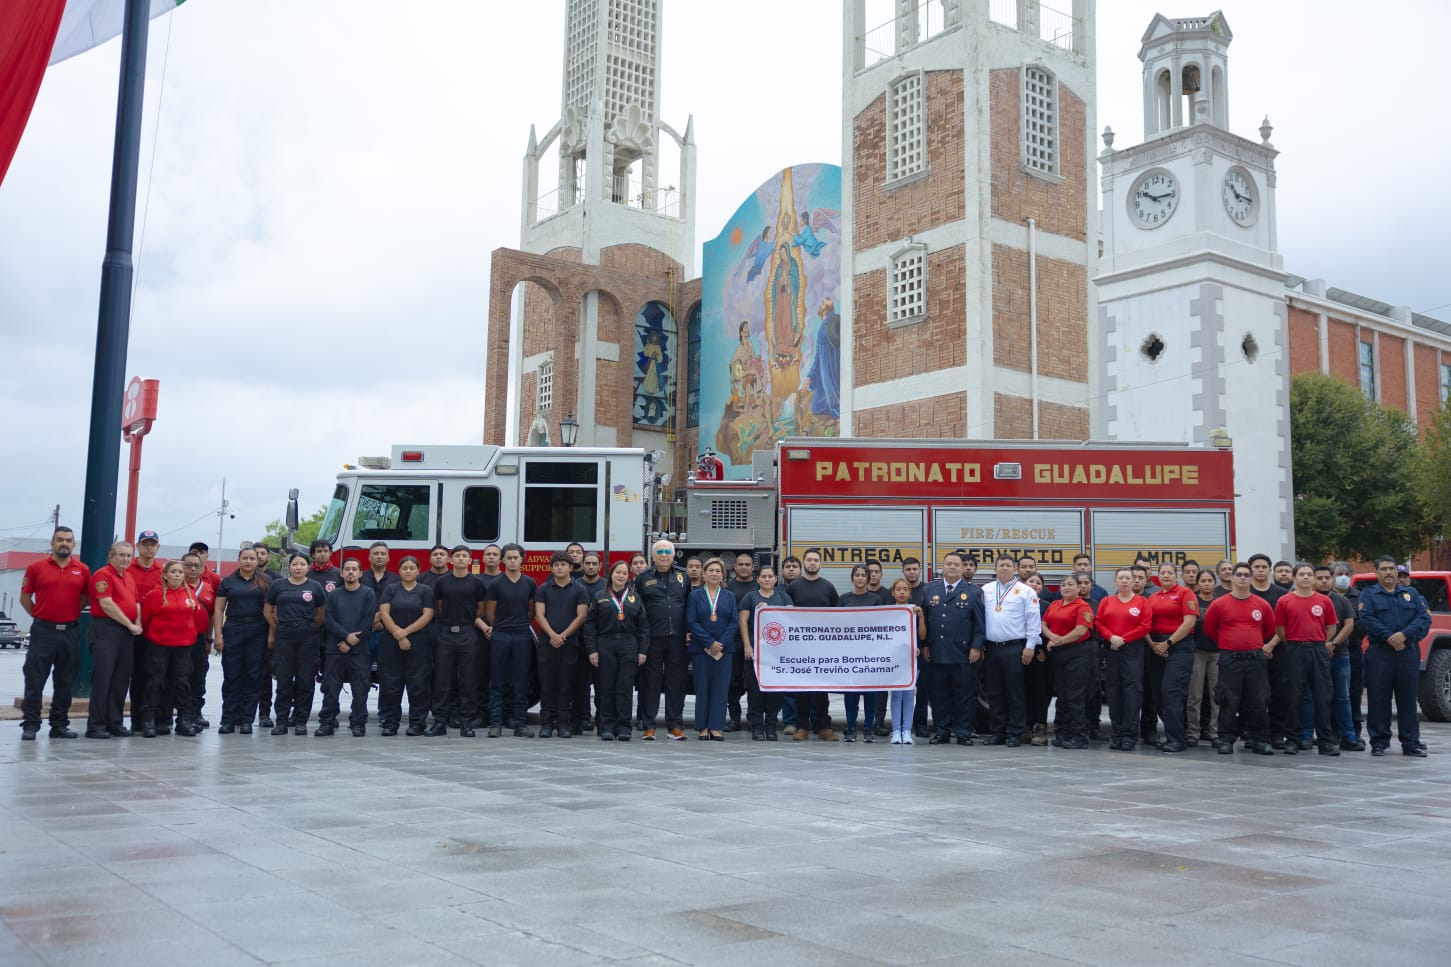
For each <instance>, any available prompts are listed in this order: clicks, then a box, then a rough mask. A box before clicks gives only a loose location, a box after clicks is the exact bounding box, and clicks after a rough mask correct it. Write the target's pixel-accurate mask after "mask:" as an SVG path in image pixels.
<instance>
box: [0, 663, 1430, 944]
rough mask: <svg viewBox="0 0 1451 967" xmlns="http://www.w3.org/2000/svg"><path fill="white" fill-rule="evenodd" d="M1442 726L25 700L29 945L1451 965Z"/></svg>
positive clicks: (3, 780) (19, 786)
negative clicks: (1017, 739) (221, 727)
mask: <svg viewBox="0 0 1451 967" xmlns="http://www.w3.org/2000/svg"><path fill="white" fill-rule="evenodd" d="M19 661H20V656H19V655H18V654H15V653H13V652H12V653H10V654H9V655H3V656H0V682H3V683H6V684H9V683H10V682H12V681H14V683H15V684H16V686H18V674H16V673H17V672H18V664H19ZM12 662H13V663H14V666H15V667H14V668H11V667H10V666H11V664H12ZM218 684H219V673H218V672H217V670H216V669H214V670H213V672H212V688H213V689H215V688H216V687H217V685H218ZM212 695H213V700H215V695H216V692H215V691H213V692H212ZM836 707H837V711H838V714H839V712H840V705H839V702H838V703H837V706H836ZM212 717H213V721H215V714H213V716H212ZM1423 737H1424V739H1425V741H1426V742H1427V744H1428V745H1429V746H1430V748H1431V752H1432V755H1431V757H1430V758H1429V759H1424V760H1413V759H1407V758H1403V757H1402V756H1400V755H1398V754H1394V753H1395V752H1396V747H1393V748H1392V752H1393V754H1392V755H1390V756H1387V757H1385V758H1382V759H1373V758H1371V757H1370V755H1369V754H1368V753H1359V754H1355V753H1347V754H1346V755H1344V756H1341V757H1340V758H1337V759H1330V758H1322V757H1319V756H1316V755H1313V754H1311V755H1308V756H1307V755H1303V754H1302V755H1300V756H1299V757H1298V758H1291V757H1288V756H1283V755H1277V756H1275V757H1274V758H1269V757H1259V756H1251V755H1245V754H1239V753H1237V754H1235V755H1234V756H1233V757H1228V756H1217V755H1215V754H1213V752H1212V751H1210V750H1207V749H1205V750H1198V751H1193V752H1191V753H1189V754H1186V755H1181V756H1174V757H1171V756H1166V755H1161V754H1159V753H1157V752H1151V751H1146V750H1141V751H1139V752H1136V753H1131V754H1123V753H1116V752H1108V751H1107V750H1106V749H1105V748H1104V747H1103V746H1102V745H1101V744H1100V745H1096V746H1095V747H1094V748H1093V749H1092V750H1089V751H1082V752H1071V751H1060V750H1057V749H1045V748H1036V749H1035V748H1030V747H1023V748H1019V749H1004V748H986V747H983V746H981V745H979V746H974V747H972V748H961V747H958V746H937V747H929V746H928V745H926V744H917V745H914V746H911V747H897V746H892V745H889V744H886V743H885V742H884V741H878V742H877V743H876V744H872V745H866V744H861V743H858V744H854V745H847V744H842V743H826V742H820V741H815V740H813V741H810V742H806V743H794V742H789V741H784V742H776V743H763V742H752V741H750V739H749V737H748V736H740V735H730V736H728V737H727V741H726V742H724V743H709V742H697V741H693V740H692V741H688V742H654V743H645V742H641V741H638V740H637V741H634V742H630V743H618V742H616V743H609V744H606V743H602V742H600V741H598V740H597V739H596V738H594V737H593V736H588V737H576V738H572V739H568V740H560V739H547V740H544V739H522V738H513V737H506V738H502V739H486V738H484V737H483V736H482V733H480V737H479V738H475V739H462V738H459V737H458V736H456V735H452V734H451V735H449V736H448V737H447V738H435V739H424V738H406V737H403V736H399V737H397V738H386V739H385V738H383V737H381V736H380V735H378V732H377V728H376V725H374V726H371V727H370V729H369V734H368V735H367V737H365V738H352V737H351V736H349V735H347V734H346V730H344V732H343V733H342V734H339V735H337V736H334V737H331V738H315V737H312V736H308V737H306V738H300V737H296V736H286V737H278V738H273V737H272V736H270V735H267V734H265V733H257V734H253V735H250V736H243V735H229V736H219V735H217V733H216V731H215V729H213V730H211V731H209V732H207V733H205V734H203V735H201V736H199V737H197V738H193V739H186V738H178V737H176V736H169V737H163V738H157V739H151V740H144V739H141V738H139V737H137V738H131V739H124V740H112V741H107V742H98V741H88V740H86V739H83V738H82V739H77V740H73V741H65V740H50V739H48V738H47V737H46V734H45V732H44V731H42V733H41V736H40V739H39V740H38V741H37V742H34V743H31V742H25V743H22V742H21V741H20V729H19V727H18V723H15V722H6V723H4V727H3V730H0V808H3V820H0V823H3V824H0V891H3V892H0V922H3V925H4V929H3V930H0V963H3V964H5V965H7V967H20V965H31V964H53V965H60V964H79V963H87V964H95V963H98V962H99V963H113V964H137V963H150V964H183V963H188V964H200V965H207V967H226V965H232V964H259V963H266V964H272V963H288V964H347V965H350V967H367V965H372V964H379V965H388V967H401V965H408V964H429V965H432V967H438V965H444V964H455V963H458V964H468V963H477V964H488V965H504V964H547V965H552V967H555V965H557V967H569V965H584V964H615V963H620V964H672V963H687V964H717V963H729V964H733V965H740V964H790V965H792V967H805V965H810V964H828V965H850V964H925V963H941V964H974V965H978V964H986V965H991V964H1011V965H1029V964H1039V963H1042V964H1052V963H1077V964H1112V965H1122V964H1176V965H1177V964H1215V965H1219V964H1305V965H1320V964H1340V963H1346V964H1349V963H1355V964H1367V963H1368V964H1377V965H1383V964H1403V963H1417V964H1422V963H1444V962H1445V960H1444V958H1445V957H1446V956H1447V949H1448V943H1451V917H1448V915H1447V914H1446V912H1445V909H1444V904H1445V902H1446V901H1445V898H1446V897H1447V896H1451V726H1442V725H1427V726H1425V731H1424V733H1423Z"/></svg>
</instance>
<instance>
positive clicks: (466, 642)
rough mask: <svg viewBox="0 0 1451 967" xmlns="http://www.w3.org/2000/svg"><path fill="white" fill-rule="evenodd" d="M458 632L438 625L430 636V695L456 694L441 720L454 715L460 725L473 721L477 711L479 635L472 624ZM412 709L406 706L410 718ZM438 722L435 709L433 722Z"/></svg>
mask: <svg viewBox="0 0 1451 967" xmlns="http://www.w3.org/2000/svg"><path fill="white" fill-rule="evenodd" d="M457 627H458V629H459V630H458V631H450V630H449V629H448V628H447V627H439V628H438V629H437V630H436V631H435V636H436V637H435V638H434V639H433V694H434V695H448V694H449V693H450V692H451V691H452V692H453V693H454V694H456V695H457V696H458V697H457V704H456V705H454V706H453V707H452V708H449V709H447V710H446V711H445V712H444V714H443V719H442V721H443V722H444V723H445V724H447V722H448V720H449V719H450V718H452V717H453V716H455V715H457V716H458V720H459V722H460V724H462V725H471V724H473V720H474V716H475V715H477V714H478V711H479V676H478V658H479V638H480V637H481V636H480V635H479V633H478V631H477V630H475V628H474V626H473V625H458V626H457ZM412 714H413V710H412V709H411V708H410V709H409V721H412ZM438 721H439V715H438V710H437V709H435V713H434V724H437V723H438Z"/></svg>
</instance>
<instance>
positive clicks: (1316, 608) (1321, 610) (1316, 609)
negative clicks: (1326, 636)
mask: <svg viewBox="0 0 1451 967" xmlns="http://www.w3.org/2000/svg"><path fill="white" fill-rule="evenodd" d="M1310 613H1311V614H1313V615H1314V616H1315V617H1317V618H1318V617H1320V616H1321V615H1323V614H1324V613H1325V609H1324V608H1322V607H1320V605H1318V604H1316V605H1312V606H1311V607H1310Z"/></svg>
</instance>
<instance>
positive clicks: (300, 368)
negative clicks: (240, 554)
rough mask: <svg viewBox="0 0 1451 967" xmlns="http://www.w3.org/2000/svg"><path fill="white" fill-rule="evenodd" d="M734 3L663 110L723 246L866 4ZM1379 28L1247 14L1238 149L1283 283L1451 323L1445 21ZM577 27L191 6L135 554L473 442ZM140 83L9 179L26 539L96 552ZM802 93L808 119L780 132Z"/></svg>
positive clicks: (475, 7) (1422, 3)
mask: <svg viewBox="0 0 1451 967" xmlns="http://www.w3.org/2000/svg"><path fill="white" fill-rule="evenodd" d="M873 5H875V6H880V5H881V4H880V3H879V2H878V0H871V3H869V6H873ZM1050 5H1051V4H1050ZM1057 5H1058V6H1062V7H1067V6H1069V0H1059V3H1058V4H1057ZM726 6H727V5H722V4H714V3H711V4H707V3H702V2H699V0H667V2H666V4H665V13H664V23H665V39H664V49H663V52H662V54H663V65H662V80H661V83H662V98H663V112H662V113H663V116H664V119H665V120H666V121H667V122H669V123H671V124H673V125H674V126H676V128H677V129H679V130H683V129H684V125H685V121H686V117H687V116H688V115H690V114H693V115H694V116H695V130H696V136H697V141H698V143H699V146H700V154H699V168H698V176H699V184H700V200H699V207H698V212H697V225H696V239H697V242H698V243H699V242H703V241H705V240H706V239H708V238H710V237H712V236H714V235H715V234H716V233H717V232H718V231H719V229H720V226H721V225H722V223H723V222H724V220H725V219H726V218H727V217H728V216H729V215H730V213H731V212H732V211H734V209H735V208H736V206H737V205H738V204H739V203H740V201H741V200H742V199H743V198H744V197H745V196H746V194H747V193H749V192H751V191H752V190H753V189H754V188H755V187H756V186H757V185H758V184H759V183H760V182H761V181H763V180H765V179H766V178H767V177H768V176H770V175H771V174H772V173H774V172H775V171H777V170H778V169H780V168H782V167H785V166H787V165H790V164H796V163H802V162H808V161H828V162H839V161H840V159H841V122H840V116H839V114H840V104H841V98H840V60H841V46H842V45H841V28H840V10H841V4H840V2H839V0H789V2H785V3H783V2H781V0H736V2H734V3H732V4H730V5H728V6H729V14H728V15H726V14H725V13H723V11H724V10H725V9H726ZM524 8H528V9H529V12H528V13H527V14H526V13H522V12H518V11H521V10H522V9H524ZM1160 9H1162V10H1163V11H1164V12H1165V13H1166V14H1169V15H1171V16H1193V15H1201V14H1206V13H1208V12H1209V9H1210V8H1208V7H1207V6H1206V8H1198V7H1189V8H1185V9H1177V8H1173V7H1163V6H1162V5H1161V4H1158V3H1153V2H1143V0H1104V2H1101V3H1100V4H1099V11H1098V24H1097V32H1098V47H1097V53H1098V78H1099V108H1098V124H1099V127H1100V128H1101V127H1102V126H1103V125H1105V124H1108V125H1112V126H1113V128H1114V130H1115V131H1116V132H1118V141H1117V146H1119V147H1124V146H1127V145H1131V144H1134V143H1137V142H1138V141H1139V140H1140V139H1141V136H1142V130H1141V126H1142V108H1141V103H1140V86H1139V76H1140V75H1139V62H1138V60H1137V52H1138V43H1139V38H1140V37H1141V35H1142V33H1143V31H1144V29H1145V27H1146V26H1147V25H1148V22H1149V19H1150V18H1151V17H1152V15H1153V14H1154V13H1155V12H1156V11H1157V10H1160ZM1384 9H1385V11H1386V12H1384V13H1377V12H1375V8H1368V7H1367V6H1366V5H1365V4H1364V3H1361V2H1328V0H1321V2H1312V0H1283V2H1277V3H1274V4H1265V3H1235V2H1233V0H1225V6H1224V10H1225V14H1226V16H1227V18H1228V20H1229V23H1230V25H1231V27H1232V29H1233V31H1234V34H1235V39H1234V43H1233V46H1232V47H1231V48H1230V121H1231V127H1232V128H1233V129H1234V131H1235V132H1236V133H1239V134H1242V135H1245V136H1249V137H1256V136H1257V135H1256V133H1255V132H1256V129H1257V128H1258V126H1259V123H1260V119H1261V118H1262V117H1263V116H1265V115H1266V114H1268V115H1269V116H1270V118H1271V120H1272V121H1273V122H1274V124H1275V134H1274V138H1273V140H1274V143H1275V145H1276V146H1277V147H1278V148H1279V149H1280V150H1281V152H1282V153H1281V155H1280V158H1279V162H1278V166H1279V175H1280V177H1279V196H1278V200H1279V225H1280V239H1281V248H1282V251H1283V253H1284V256H1285V264H1286V267H1287V269H1288V270H1289V271H1291V272H1293V273H1295V274H1298V275H1304V276H1309V277H1324V278H1326V279H1327V280H1329V281H1330V283H1331V284H1333V285H1338V286H1340V287H1342V288H1347V289H1351V290H1354V291H1358V292H1362V293H1364V294H1367V295H1371V296H1374V297H1376V298H1379V299H1383V300H1384V301H1386V302H1390V303H1393V304H1407V305H1410V306H1411V307H1412V308H1413V309H1416V310H1419V311H1425V312H1430V313H1432V314H1439V315H1440V316H1441V317H1442V318H1448V319H1451V279H1448V275H1447V273H1446V272H1445V266H1446V264H1447V259H1446V256H1445V254H1444V247H1443V245H1442V241H1441V240H1442V237H1443V236H1444V226H1445V225H1446V224H1447V223H1448V222H1451V192H1447V191H1446V190H1445V188H1444V178H1443V176H1442V174H1441V169H1442V168H1443V166H1444V159H1445V158H1446V156H1447V154H1448V148H1451V144H1448V141H1451V134H1448V128H1447V126H1446V124H1445V117H1446V111H1445V108H1444V107H1443V106H1441V105H1442V101H1441V96H1440V93H1439V91H1440V88H1441V86H1442V84H1443V83H1444V79H1443V78H1442V77H1441V75H1440V74H1439V73H1438V72H1437V70H1438V69H1437V67H1436V65H1437V64H1438V63H1439V62H1440V56H1441V50H1440V47H1441V45H1442V43H1443V41H1444V38H1445V37H1447V36H1451V7H1448V6H1447V5H1445V4H1442V3H1438V2H1436V0H1397V2H1396V3H1395V4H1393V5H1392V6H1390V7H1386V8H1384ZM563 11H564V2H563V0H549V2H544V0H540V2H537V3H530V4H505V3H495V2H477V0H435V2H433V3H429V4H426V5H421V6H416V7H413V8H400V7H399V5H398V4H396V3H385V2H383V0H308V2H304V3H298V2H296V0H248V2H247V3H235V2H225V0H189V2H188V3H186V5H185V6H184V7H182V8H181V9H180V10H178V11H177V12H176V13H175V14H173V15H171V16H168V17H164V18H162V19H161V20H159V21H156V22H155V23H154V24H153V25H152V29H151V56H150V62H149V71H148V79H147V90H146V120H145V130H144V140H143V150H142V155H141V183H142V187H141V195H140V199H139V203H138V226H141V225H142V223H143V220H144V235H143V237H142V238H141V239H139V242H140V248H139V264H138V273H139V276H138V284H137V291H136V299H135V313H134V316H133V319H132V328H131V343H130V355H129V361H128V366H127V376H128V379H129V377H130V376H131V375H143V376H151V377H156V378H159V379H160V380H161V386H162V389H161V413H160V420H159V421H158V423H157V425H156V427H155V429H154V430H153V432H152V435H151V436H150V437H149V438H148V441H147V444H146V457H145V468H144V472H143V482H142V494H141V501H140V521H139V523H140V526H141V527H149V528H154V529H156V530H158V531H160V532H162V534H163V535H164V536H165V539H166V542H167V543H172V542H177V541H186V540H192V539H197V538H201V539H206V540H211V541H215V539H216V534H217V517H216V513H215V511H216V509H217V505H218V503H219V501H220V497H221V484H222V478H223V477H225V478H226V479H227V496H228V498H229V499H230V500H231V504H232V511H233V512H234V513H235V514H236V519H235V520H230V521H228V522H227V533H226V538H227V540H226V543H227V544H228V545H234V544H235V542H236V541H237V540H238V539H240V538H242V537H252V536H256V535H258V534H260V532H261V529H262V527H263V525H264V524H265V523H266V522H267V521H269V520H272V519H275V518H277V517H279V516H281V512H282V509H283V503H284V500H285V496H286V492H287V489H288V488H289V487H293V486H295V487H298V488H300V489H301V491H302V504H303V508H304V512H305V513H306V512H308V511H311V510H312V509H315V508H317V507H318V506H321V505H322V504H323V503H324V502H325V501H326V499H327V496H328V494H329V493H330V492H331V489H332V481H333V478H334V476H335V474H336V472H337V470H338V469H339V467H340V465H341V464H343V463H344V462H351V461H354V460H356V458H357V457H358V456H359V455H361V454H372V453H387V452H388V449H389V447H390V446H391V444H393V443H395V442H400V443H401V442H439V443H445V442H446V443H472V442H477V441H478V440H479V437H480V432H481V431H480V428H481V426H482V421H483V379H484V370H483V366H484V326H485V315H486V311H487V291H488V266H489V253H490V252H491V251H492V250H493V249H495V248H498V247H508V246H514V245H517V243H518V238H519V210H520V201H519V195H520V170H521V165H520V161H521V158H522V155H523V151H524V148H525V144H526V142H527V138H528V133H529V125H530V124H531V123H532V124H536V125H537V126H538V130H539V133H540V135H541V136H542V135H543V134H544V132H545V131H547V130H548V129H549V127H550V126H551V125H552V124H553V123H554V121H555V119H556V117H557V115H558V113H559V102H560V75H561V66H560V56H561V50H562V47H563V21H564V16H563ZM119 59H120V43H119V41H112V42H111V43H109V44H107V45H105V46H104V47H101V48H98V49H96V50H93V51H91V52H89V53H87V54H85V55H82V56H80V57H77V58H75V59H73V60H70V61H67V62H65V63H63V64H61V65H59V66H57V67H56V68H53V69H52V70H51V71H50V73H49V74H48V76H47V77H46V80H45V84H44V86H43V88H42V89H41V92H40V97H39V99H38V101H37V103H36V106H35V111H34V114H33V115H32V117H31V121H30V127H29V130H28V131H27V132H26V135H25V138H24V140H22V142H21V144H20V149H19V151H18V152H17V154H16V157H15V161H14V163H13V164H12V166H11V169H10V172H9V175H8V176H7V177H6V180H5V182H4V183H3V184H0V340H3V352H0V359H3V361H4V363H3V371H0V413H3V419H4V426H5V430H4V435H3V437H0V439H3V440H4V444H5V445H4V448H3V456H4V470H3V472H0V538H3V537H26V536H43V534H44V530H43V528H42V527H41V526H39V525H40V523H41V522H42V521H44V519H45V518H46V517H47V516H48V515H49V513H50V510H51V508H52V507H53V506H54V505H55V504H57V503H59V504H60V506H61V519H62V520H63V521H64V522H66V523H68V524H71V525H72V526H77V527H78V526H79V524H80V518H81V499H82V492H83V486H84V477H85V448H86V434H87V430H86V426H87V421H88V416H89V396H90V383H91V369H92V362H91V360H92V355H93V347H94V341H95V323H96V312H97V293H98V285H99V277H100V263H101V257H102V254H103V249H104V242H105V229H106V199H107V192H108V190H109V181H110V162H111V148H112V137H113V126H114V117H115V105H116V80H117V70H118V64H119ZM163 72H164V77H163ZM783 77H784V78H786V79H788V80H789V81H790V83H792V84H794V85H796V89H797V91H798V92H799V96H798V98H797V101H796V103H797V104H799V105H800V108H801V109H800V111H799V113H797V114H795V115H793V116H789V117H782V116H770V115H767V114H764V113H762V107H763V106H764V105H767V104H771V103H773V102H774V103H779V98H773V97H772V96H771V92H772V91H773V90H775V89H777V88H778V87H779V84H780V83H781V78H783ZM153 147H154V150H153ZM138 234H141V232H140V231H138ZM1428 253H1429V254H1428ZM118 439H119V434H118ZM124 467H125V459H124V455H123V458H122V468H123V474H124ZM121 493H122V495H123V500H122V503H124V481H123V489H122V491H121ZM123 511H124V508H123V507H118V528H119V527H120V521H121V520H122V519H123V517H122V514H123Z"/></svg>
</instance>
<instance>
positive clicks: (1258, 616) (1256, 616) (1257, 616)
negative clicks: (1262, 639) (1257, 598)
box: [1249, 608, 1264, 621]
mask: <svg viewBox="0 0 1451 967" xmlns="http://www.w3.org/2000/svg"><path fill="white" fill-rule="evenodd" d="M1249 616H1250V617H1251V618H1253V619H1255V620H1256V621H1259V620H1260V619H1262V618H1263V617H1264V615H1262V614H1260V609H1259V608H1255V609H1254V610H1253V611H1251V612H1250V613H1249Z"/></svg>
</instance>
